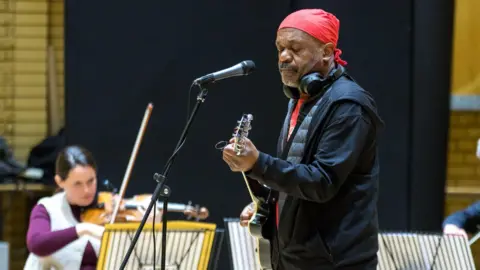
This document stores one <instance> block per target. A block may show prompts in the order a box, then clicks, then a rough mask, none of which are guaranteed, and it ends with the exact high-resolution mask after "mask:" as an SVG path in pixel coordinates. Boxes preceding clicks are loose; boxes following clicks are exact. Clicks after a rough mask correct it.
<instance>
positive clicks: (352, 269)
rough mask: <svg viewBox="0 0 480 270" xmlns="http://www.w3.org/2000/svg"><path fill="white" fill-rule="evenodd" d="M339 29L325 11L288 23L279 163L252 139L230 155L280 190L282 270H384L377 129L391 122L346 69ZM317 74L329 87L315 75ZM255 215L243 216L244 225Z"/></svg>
mask: <svg viewBox="0 0 480 270" xmlns="http://www.w3.org/2000/svg"><path fill="white" fill-rule="evenodd" d="M338 32H339V21H338V19H337V18H336V17H335V16H334V15H332V14H330V13H328V12H325V11H323V10H321V9H307V10H300V11H297V12H294V13H292V14H290V15H289V16H287V17H286V18H285V19H284V21H283V22H282V23H281V24H280V27H279V29H278V32H277V39H276V46H277V50H278V65H279V69H280V74H281V78H282V82H283V84H284V85H285V87H284V91H285V93H286V94H287V96H288V97H290V102H289V107H288V113H287V116H286V119H285V124H284V127H283V129H282V131H281V134H280V138H279V141H278V153H277V155H278V158H275V157H272V156H270V155H268V154H266V153H262V152H260V151H258V150H257V148H256V147H255V145H254V144H253V143H252V142H251V141H250V140H248V139H247V140H245V144H244V147H243V151H242V153H241V154H240V155H238V156H237V155H236V154H235V152H234V151H233V144H232V143H233V139H232V140H230V143H231V144H229V145H227V146H226V147H225V148H224V150H223V159H224V161H225V162H226V163H227V164H228V166H229V167H230V169H231V170H232V171H234V172H240V171H243V172H245V173H246V176H247V177H249V178H250V179H254V180H256V181H258V183H260V184H263V185H266V186H268V187H270V188H271V189H273V190H274V191H277V192H278V193H279V196H278V198H279V199H278V203H277V204H276V208H277V211H271V212H272V213H271V216H270V217H269V218H270V220H276V221H277V226H271V227H272V228H271V229H272V230H273V233H272V235H273V236H272V239H270V243H271V261H272V268H273V269H275V270H284V269H285V270H290V269H302V270H303V269H305V270H307V269H308V270H312V269H326V270H329V269H342V270H347V269H349V270H366V269H368V270H371V269H372V270H373V269H376V266H377V257H376V254H377V251H378V241H377V234H378V221H377V196H378V181H379V180H378V178H379V176H378V174H379V163H378V155H377V131H378V130H379V129H381V128H382V127H383V122H382V120H381V119H380V117H379V116H378V114H377V109H376V105H375V102H374V100H373V98H372V97H371V95H370V94H369V93H368V92H366V91H365V90H363V89H362V88H361V87H360V86H359V85H358V84H356V83H355V82H354V81H353V80H352V79H351V78H350V77H349V76H348V75H346V74H345V73H343V66H345V65H346V64H347V63H346V62H345V61H343V60H342V59H341V58H340V54H341V51H340V49H338V48H337V40H338ZM315 73H318V74H319V75H320V76H321V77H322V78H324V79H326V81H325V82H326V83H327V84H326V85H322V83H319V82H321V81H318V80H312V78H311V77H309V76H310V75H312V74H315ZM307 75H308V76H307ZM305 78H309V79H307V81H312V82H311V83H310V84H309V83H308V82H307V83H306V82H305V80H302V79H305ZM328 82H330V83H328ZM305 84H306V85H307V86H308V87H305ZM302 86H303V87H302ZM300 89H303V90H302V91H300ZM249 209H250V208H249V207H248V206H247V207H246V208H245V209H244V211H243V212H242V214H241V220H242V221H241V223H242V225H243V226H246V224H247V222H248V220H249V219H250V217H251V216H252V213H251V210H249ZM273 209H275V208H273ZM275 212H276V213H275Z"/></svg>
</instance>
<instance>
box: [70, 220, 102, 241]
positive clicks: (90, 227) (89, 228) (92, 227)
mask: <svg viewBox="0 0 480 270" xmlns="http://www.w3.org/2000/svg"><path fill="white" fill-rule="evenodd" d="M75 229H76V231H77V235H78V236H79V237H80V236H84V235H90V236H92V237H95V238H98V239H102V235H103V232H104V231H105V227H103V226H100V225H96V224H93V223H86V222H84V223H79V224H77V225H76V226H75Z"/></svg>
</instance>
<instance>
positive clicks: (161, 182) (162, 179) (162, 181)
mask: <svg viewBox="0 0 480 270" xmlns="http://www.w3.org/2000/svg"><path fill="white" fill-rule="evenodd" d="M200 89H201V91H200V93H199V94H198V96H197V102H196V104H195V107H194V108H193V111H192V113H191V114H190V118H189V119H188V121H187V124H186V125H185V128H184V129H183V132H182V135H180V139H179V140H178V143H177V146H176V147H175V149H174V152H173V154H172V156H171V158H170V159H169V162H168V163H167V164H166V166H165V169H164V170H163V173H162V174H158V173H155V174H154V176H153V178H154V179H155V181H157V187H156V188H155V191H154V192H153V194H152V199H151V201H150V204H149V205H148V207H147V210H146V212H145V214H144V216H143V218H142V221H141V222H140V225H139V226H138V229H137V231H136V232H135V236H134V237H133V239H132V242H131V243H130V246H129V247H128V250H127V254H125V258H124V259H123V261H122V264H121V266H120V269H121V270H123V269H125V267H126V266H127V262H128V259H129V258H130V255H132V252H133V249H134V248H135V245H136V244H137V241H138V238H139V237H140V233H141V232H142V230H143V227H144V226H145V223H146V222H147V218H148V217H149V216H150V212H151V211H152V208H153V206H154V205H155V204H156V201H157V200H158V198H159V197H160V196H163V197H164V200H163V213H162V261H161V269H162V270H165V263H166V261H165V260H166V256H165V255H166V249H167V212H168V209H167V206H168V197H169V196H170V193H171V191H170V188H169V187H168V186H166V183H167V181H168V179H167V175H168V172H169V171H170V167H171V166H172V164H173V161H174V160H175V157H176V156H177V153H178V150H179V147H181V146H182V144H183V143H184V141H185V138H186V137H187V134H188V131H189V129H190V126H191V125H192V122H193V119H195V116H196V115H197V111H198V109H199V108H200V105H201V104H202V103H203V102H204V101H205V98H206V97H207V94H208V90H207V89H206V88H205V87H203V86H202V85H200ZM153 230H155V228H153ZM154 256H155V254H154Z"/></svg>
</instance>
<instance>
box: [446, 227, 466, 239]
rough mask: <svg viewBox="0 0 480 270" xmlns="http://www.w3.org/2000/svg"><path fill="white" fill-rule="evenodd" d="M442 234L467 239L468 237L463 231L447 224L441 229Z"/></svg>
mask: <svg viewBox="0 0 480 270" xmlns="http://www.w3.org/2000/svg"><path fill="white" fill-rule="evenodd" d="M443 233H444V234H446V235H460V236H464V237H467V238H468V235H467V233H466V232H465V230H464V229H462V228H458V227H457V226H455V225H453V224H447V225H446V226H445V228H443Z"/></svg>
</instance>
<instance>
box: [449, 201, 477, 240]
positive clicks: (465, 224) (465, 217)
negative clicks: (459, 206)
mask: <svg viewBox="0 0 480 270" xmlns="http://www.w3.org/2000/svg"><path fill="white" fill-rule="evenodd" d="M447 224H452V225H455V226H457V227H459V228H462V229H464V230H465V231H466V232H468V233H472V234H473V233H476V232H477V231H478V226H480V201H477V202H475V203H474V204H472V205H470V206H468V207H467V208H465V209H463V210H460V211H457V212H455V213H453V214H451V215H449V216H448V217H447V218H446V219H445V221H444V222H443V227H445V226H446V225H447Z"/></svg>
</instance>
